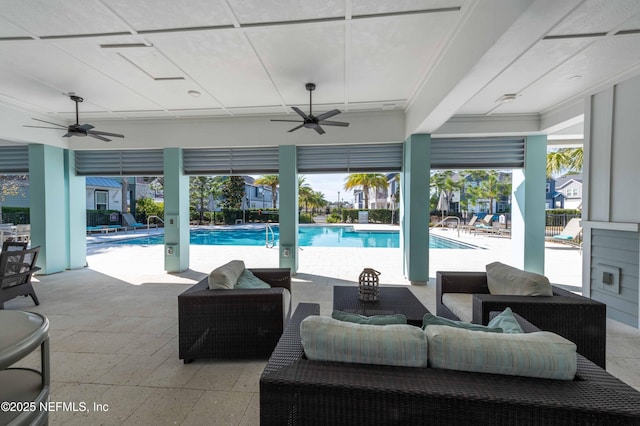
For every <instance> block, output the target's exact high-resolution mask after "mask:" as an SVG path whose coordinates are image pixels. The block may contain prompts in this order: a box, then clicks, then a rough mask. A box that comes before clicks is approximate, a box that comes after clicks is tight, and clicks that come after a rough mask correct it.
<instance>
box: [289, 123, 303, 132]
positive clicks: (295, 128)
mask: <svg viewBox="0 0 640 426" xmlns="http://www.w3.org/2000/svg"><path fill="white" fill-rule="evenodd" d="M300 127H304V123H302V124H301V125H299V126H296V127H294V128H293V129H291V130H289V131H288V132H287V133H291V132H293V131H294V130H298V129H299V128H300Z"/></svg>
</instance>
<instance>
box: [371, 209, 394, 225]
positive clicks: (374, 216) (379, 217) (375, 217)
mask: <svg viewBox="0 0 640 426" xmlns="http://www.w3.org/2000/svg"><path fill="white" fill-rule="evenodd" d="M369 222H372V223H391V210H389V209H373V210H369Z"/></svg>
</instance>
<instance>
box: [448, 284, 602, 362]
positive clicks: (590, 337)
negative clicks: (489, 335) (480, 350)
mask: <svg viewBox="0 0 640 426" xmlns="http://www.w3.org/2000/svg"><path fill="white" fill-rule="evenodd" d="M551 288H552V290H553V296H506V295H494V294H489V287H488V285H487V274H486V272H460V271H450V272H449V271H438V272H437V273H436V315H439V316H442V317H446V318H449V319H453V320H458V319H459V318H458V317H457V316H456V315H455V314H454V313H453V312H452V311H451V310H450V309H449V308H448V307H447V306H445V304H444V303H443V302H442V296H443V295H444V294H445V293H470V294H473V321H472V322H473V323H476V324H484V325H486V324H487V323H488V322H489V313H490V312H493V311H502V310H504V309H505V308H506V307H510V308H511V309H512V310H513V312H515V313H517V314H520V315H522V316H523V317H524V318H526V319H527V320H528V321H531V322H532V323H533V324H535V325H536V327H538V328H540V329H541V330H545V331H551V332H554V333H556V334H559V335H560V336H562V337H564V338H566V339H569V340H571V341H572V342H573V343H575V344H576V345H577V347H578V353H579V354H581V355H582V356H584V357H586V358H587V359H589V360H590V361H592V362H594V363H595V364H596V365H598V366H600V367H602V368H605V358H606V347H607V306H606V305H605V304H604V303H601V302H598V301H595V300H593V299H589V298H586V297H582V296H579V295H577V294H574V293H571V292H570V291H567V290H564V289H561V288H559V287H556V286H551Z"/></svg>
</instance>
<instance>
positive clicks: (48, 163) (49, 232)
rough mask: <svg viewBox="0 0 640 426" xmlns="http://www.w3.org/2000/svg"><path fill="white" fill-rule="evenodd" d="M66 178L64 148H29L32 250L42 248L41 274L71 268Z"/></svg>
mask: <svg viewBox="0 0 640 426" xmlns="http://www.w3.org/2000/svg"><path fill="white" fill-rule="evenodd" d="M66 177H67V173H66V171H65V154H64V150H63V149H62V148H57V147H53V146H49V145H38V144H32V145H29V202H30V222H31V246H32V247H37V246H40V254H39V256H38V266H39V267H40V268H42V269H41V271H40V272H39V273H40V274H53V273H55V272H61V271H64V270H65V269H66V268H67V265H68V253H69V240H68V239H67V234H68V223H69V204H68V202H69V193H68V189H67V186H66V181H65V179H66ZM82 195H84V191H83V192H82ZM82 206H84V203H83V204H82Z"/></svg>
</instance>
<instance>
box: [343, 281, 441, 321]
mask: <svg viewBox="0 0 640 426" xmlns="http://www.w3.org/2000/svg"><path fill="white" fill-rule="evenodd" d="M333 309H334V310H337V311H343V312H349V313H354V314H360V315H366V316H371V315H392V314H404V315H406V317H407V322H408V323H409V324H411V325H415V326H418V327H420V326H422V317H423V316H424V314H426V313H427V312H429V311H428V310H427V308H425V307H424V305H423V304H422V303H420V301H419V300H418V299H417V298H416V297H415V296H414V295H413V293H412V292H411V290H409V289H408V288H406V287H380V295H379V296H378V300H376V301H375V302H363V301H361V300H360V299H358V287H357V286H335V287H333Z"/></svg>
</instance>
